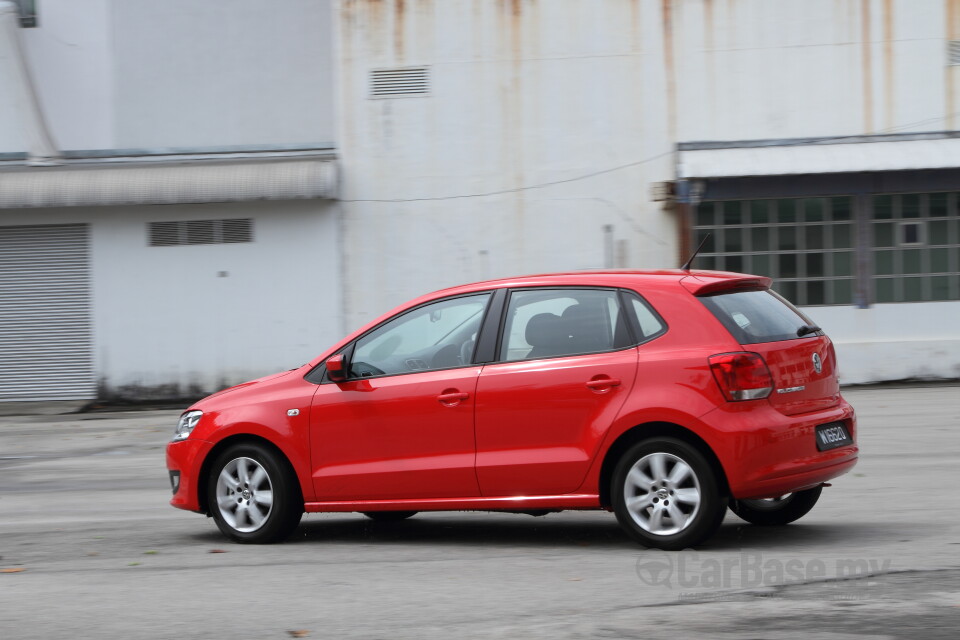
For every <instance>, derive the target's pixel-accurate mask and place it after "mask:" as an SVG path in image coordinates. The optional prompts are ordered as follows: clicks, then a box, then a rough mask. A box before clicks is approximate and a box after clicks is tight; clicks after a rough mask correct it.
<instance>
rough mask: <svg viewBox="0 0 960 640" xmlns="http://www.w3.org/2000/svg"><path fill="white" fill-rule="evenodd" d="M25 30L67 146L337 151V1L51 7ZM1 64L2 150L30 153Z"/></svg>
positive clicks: (65, 2)
mask: <svg viewBox="0 0 960 640" xmlns="http://www.w3.org/2000/svg"><path fill="white" fill-rule="evenodd" d="M37 11H38V21H39V25H38V26H37V27H36V28H30V29H21V30H20V35H21V37H22V38H21V39H22V41H23V43H24V49H25V53H26V57H27V62H28V64H29V66H30V68H31V71H32V74H33V78H34V82H35V85H36V87H37V91H38V93H39V96H40V101H41V103H42V106H43V111H44V112H45V114H46V116H47V120H48V124H49V127H50V130H51V133H52V135H53V137H54V140H55V142H56V143H57V144H58V145H59V147H60V148H61V149H84V150H86V149H130V148H134V149H136V148H145V149H152V148H169V147H224V146H251V145H285V144H306V145H310V144H329V143H331V142H333V141H334V133H335V131H334V115H333V104H334V99H333V96H332V92H331V89H332V86H333V80H332V75H333V68H332V65H333V63H332V56H333V47H332V42H331V38H332V24H331V20H332V14H331V0H284V2H283V3H282V6H280V5H277V4H275V3H269V2H262V1H260V0H205V1H203V2H198V1H196V0H164V1H163V2H157V1H156V0H42V1H41V2H38V3H37ZM12 80H13V77H12V68H11V67H10V64H9V61H7V60H4V59H2V58H0V153H4V152H22V151H25V148H26V141H25V139H24V136H23V131H22V128H23V126H24V125H23V119H22V116H21V115H20V113H19V112H18V110H17V107H16V104H15V100H14V96H15V88H14V87H13V85H12V84H11V82H12Z"/></svg>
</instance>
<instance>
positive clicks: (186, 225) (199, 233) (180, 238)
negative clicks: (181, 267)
mask: <svg viewBox="0 0 960 640" xmlns="http://www.w3.org/2000/svg"><path fill="white" fill-rule="evenodd" d="M149 229H150V246H151V247H176V246H182V245H190V244H232V243H236V242H253V220H251V219H250V218H235V219H231V220H177V221H174V222H151V223H150V224H149Z"/></svg>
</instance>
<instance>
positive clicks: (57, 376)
mask: <svg viewBox="0 0 960 640" xmlns="http://www.w3.org/2000/svg"><path fill="white" fill-rule="evenodd" d="M95 395H96V376H95V373H94V370H93V330H92V328H91V318H90V242H89V239H88V229H87V225H85V224H65V225H43V226H29V227H27V226H24V227H2V226H0V401H29V400H82V399H87V398H93V397H94V396H95Z"/></svg>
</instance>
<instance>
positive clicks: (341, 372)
mask: <svg viewBox="0 0 960 640" xmlns="http://www.w3.org/2000/svg"><path fill="white" fill-rule="evenodd" d="M324 364H325V365H326V367H327V377H328V378H330V380H332V381H333V382H343V381H344V380H346V379H347V364H346V362H345V361H344V358H343V354H342V353H338V354H337V355H335V356H331V357H329V358H327V361H326V362H325V363H324Z"/></svg>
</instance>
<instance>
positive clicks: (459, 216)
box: [336, 0, 678, 325]
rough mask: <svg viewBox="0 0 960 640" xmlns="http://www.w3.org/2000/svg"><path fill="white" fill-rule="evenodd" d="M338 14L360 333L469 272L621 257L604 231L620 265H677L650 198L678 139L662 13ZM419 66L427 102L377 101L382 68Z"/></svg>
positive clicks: (578, 8)
mask: <svg viewBox="0 0 960 640" xmlns="http://www.w3.org/2000/svg"><path fill="white" fill-rule="evenodd" d="M336 6H337V17H336V19H337V21H338V26H339V31H338V39H339V51H340V54H341V64H340V65H339V71H340V82H339V84H338V89H339V93H340V108H339V112H340V114H341V116H340V134H339V142H340V151H341V155H342V163H343V184H342V192H341V193H342V198H343V199H344V207H345V212H346V223H347V228H346V240H345V244H344V251H345V254H346V260H345V262H346V265H347V267H346V268H347V276H348V282H349V285H350V286H349V287H348V289H349V291H348V294H347V301H346V306H347V311H348V318H347V322H348V324H349V325H357V324H359V323H361V322H362V321H364V320H367V319H369V318H370V317H372V316H373V315H375V314H376V313H378V312H380V311H382V310H384V309H385V308H386V307H388V306H390V305H391V304H394V303H398V302H401V301H402V300H404V299H406V298H409V297H411V296H413V295H415V294H418V293H421V292H423V291H426V290H430V289H436V288H440V287H443V286H447V285H451V284H456V283H460V282H464V281H471V280H476V279H482V278H488V277H495V276H506V275H511V274H520V273H529V272H537V271H544V270H562V269H585V268H598V267H604V266H610V265H607V264H606V262H607V257H606V255H607V253H606V252H607V249H606V244H605V243H606V242H607V240H606V236H605V233H604V227H605V226H606V225H612V227H613V232H612V237H613V241H614V245H615V247H617V249H618V250H617V251H614V254H615V255H620V256H622V260H621V261H620V263H621V265H622V266H631V267H663V266H677V264H678V262H677V232H676V226H675V221H674V216H673V214H672V213H671V212H669V211H666V210H664V209H663V208H662V207H661V205H659V204H657V203H653V202H651V201H650V199H649V189H650V183H651V182H653V181H658V180H667V179H670V178H671V177H672V175H673V159H672V153H671V152H672V149H673V142H674V141H673V140H671V139H670V138H669V135H668V129H667V126H666V124H667V120H666V110H665V109H666V104H665V99H664V91H663V78H664V72H663V64H662V33H661V29H660V26H659V23H658V21H657V20H652V19H649V17H648V16H644V17H641V15H640V12H641V8H642V10H643V11H644V12H645V13H649V12H648V11H647V7H648V6H652V5H650V4H649V3H646V4H642V5H641V4H636V3H626V2H602V3H601V2H584V1H580V2H486V1H483V2H481V1H470V0H444V1H443V2H439V1H434V2H416V3H411V2H399V1H396V0H390V1H385V2H373V1H372V0H370V1H360V2H340V3H337V5H336ZM410 65H427V66H429V69H430V76H431V78H430V85H431V93H430V95H429V96H427V97H417V98H404V99H389V100H376V99H370V98H369V95H368V87H369V74H370V71H371V70H372V69H381V68H389V67H402V66H410ZM628 165H629V166H628ZM618 167H620V168H619V169H618ZM597 172H603V173H601V174H600V175H594V176H592V177H591V176H590V174H594V173H597ZM563 181H569V182H563ZM552 182H563V183H562V184H556V185H553V186H546V187H542V188H539V187H540V185H545V184H547V183H552ZM490 192H500V193H497V194H496V195H476V194H488V193H490ZM503 192H505V193H503ZM461 196H464V197H461ZM369 200H386V202H369ZM398 200H399V201H398Z"/></svg>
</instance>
